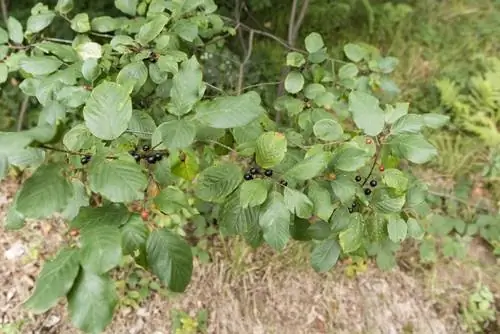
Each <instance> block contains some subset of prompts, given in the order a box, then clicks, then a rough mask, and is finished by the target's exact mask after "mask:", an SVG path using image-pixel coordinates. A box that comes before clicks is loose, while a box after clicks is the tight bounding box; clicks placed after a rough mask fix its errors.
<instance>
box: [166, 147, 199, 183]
mask: <svg viewBox="0 0 500 334" xmlns="http://www.w3.org/2000/svg"><path fill="white" fill-rule="evenodd" d="M184 153H186V158H185V159H184V161H180V160H179V161H177V162H175V163H174V164H173V165H172V173H173V174H174V175H177V176H179V177H182V178H183V179H185V180H188V181H192V180H193V179H194V178H195V176H196V175H197V174H198V170H199V168H200V166H199V164H198V160H197V157H196V155H195V154H194V153H192V152H191V151H188V152H184Z"/></svg>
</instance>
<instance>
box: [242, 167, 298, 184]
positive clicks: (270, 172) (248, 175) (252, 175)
mask: <svg viewBox="0 0 500 334" xmlns="http://www.w3.org/2000/svg"><path fill="white" fill-rule="evenodd" d="M258 175H262V171H261V170H260V169H259V168H257V167H252V168H250V170H249V171H248V172H247V173H245V175H244V176H243V177H244V179H245V180H247V181H250V180H253V179H254V178H255V177H257V176H258ZM264 176H267V177H272V176H273V170H272V169H265V170H264ZM280 184H282V185H283V186H285V187H286V186H287V185H288V182H286V181H285V180H281V181H280Z"/></svg>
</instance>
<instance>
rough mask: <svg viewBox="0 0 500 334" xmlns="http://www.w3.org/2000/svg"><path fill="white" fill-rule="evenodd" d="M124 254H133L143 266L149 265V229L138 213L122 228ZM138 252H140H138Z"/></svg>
mask: <svg viewBox="0 0 500 334" xmlns="http://www.w3.org/2000/svg"><path fill="white" fill-rule="evenodd" d="M120 232H121V240H122V250H123V254H125V255H131V256H133V257H134V258H135V261H136V262H137V263H138V264H140V265H141V266H143V267H145V266H147V260H146V242H147V240H148V236H149V230H148V227H147V226H146V224H144V222H143V221H142V219H141V217H140V216H139V215H138V214H133V215H132V216H131V217H130V219H129V221H128V222H127V223H126V224H125V225H123V227H122V228H121V229H120ZM137 252H138V253H139V254H137Z"/></svg>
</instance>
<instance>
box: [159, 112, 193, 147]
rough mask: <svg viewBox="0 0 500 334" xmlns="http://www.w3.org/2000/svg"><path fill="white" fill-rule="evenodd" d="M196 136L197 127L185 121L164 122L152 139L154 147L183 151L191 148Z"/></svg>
mask: <svg viewBox="0 0 500 334" xmlns="http://www.w3.org/2000/svg"><path fill="white" fill-rule="evenodd" d="M195 136H196V125H195V124H194V122H189V121H186V120H183V119H180V120H172V121H168V122H164V123H162V124H160V125H159V126H158V128H156V130H155V131H154V133H153V137H152V144H153V146H157V145H158V147H160V143H161V146H162V147H166V148H167V147H168V148H169V149H177V148H179V149H182V148H186V147H188V146H190V145H191V144H192V143H193V141H194V138H195Z"/></svg>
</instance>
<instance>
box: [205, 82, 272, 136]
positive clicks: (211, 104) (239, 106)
mask: <svg viewBox="0 0 500 334" xmlns="http://www.w3.org/2000/svg"><path fill="white" fill-rule="evenodd" d="M242 110H244V111H245V112H242ZM265 112H266V110H265V109H264V108H263V107H262V105H261V99H260V96H259V94H257V93H256V92H254V91H250V92H247V93H245V94H241V95H238V96H221V97H216V98H214V99H212V100H211V101H207V102H203V103H200V104H199V105H198V106H197V107H196V114H197V115H196V117H197V119H198V120H199V121H200V122H201V123H203V124H205V125H208V126H211V127H213V128H216V129H227V128H237V127H240V126H245V125H247V124H250V123H251V122H253V121H255V120H256V119H257V118H259V116H261V115H263V114H265Z"/></svg>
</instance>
